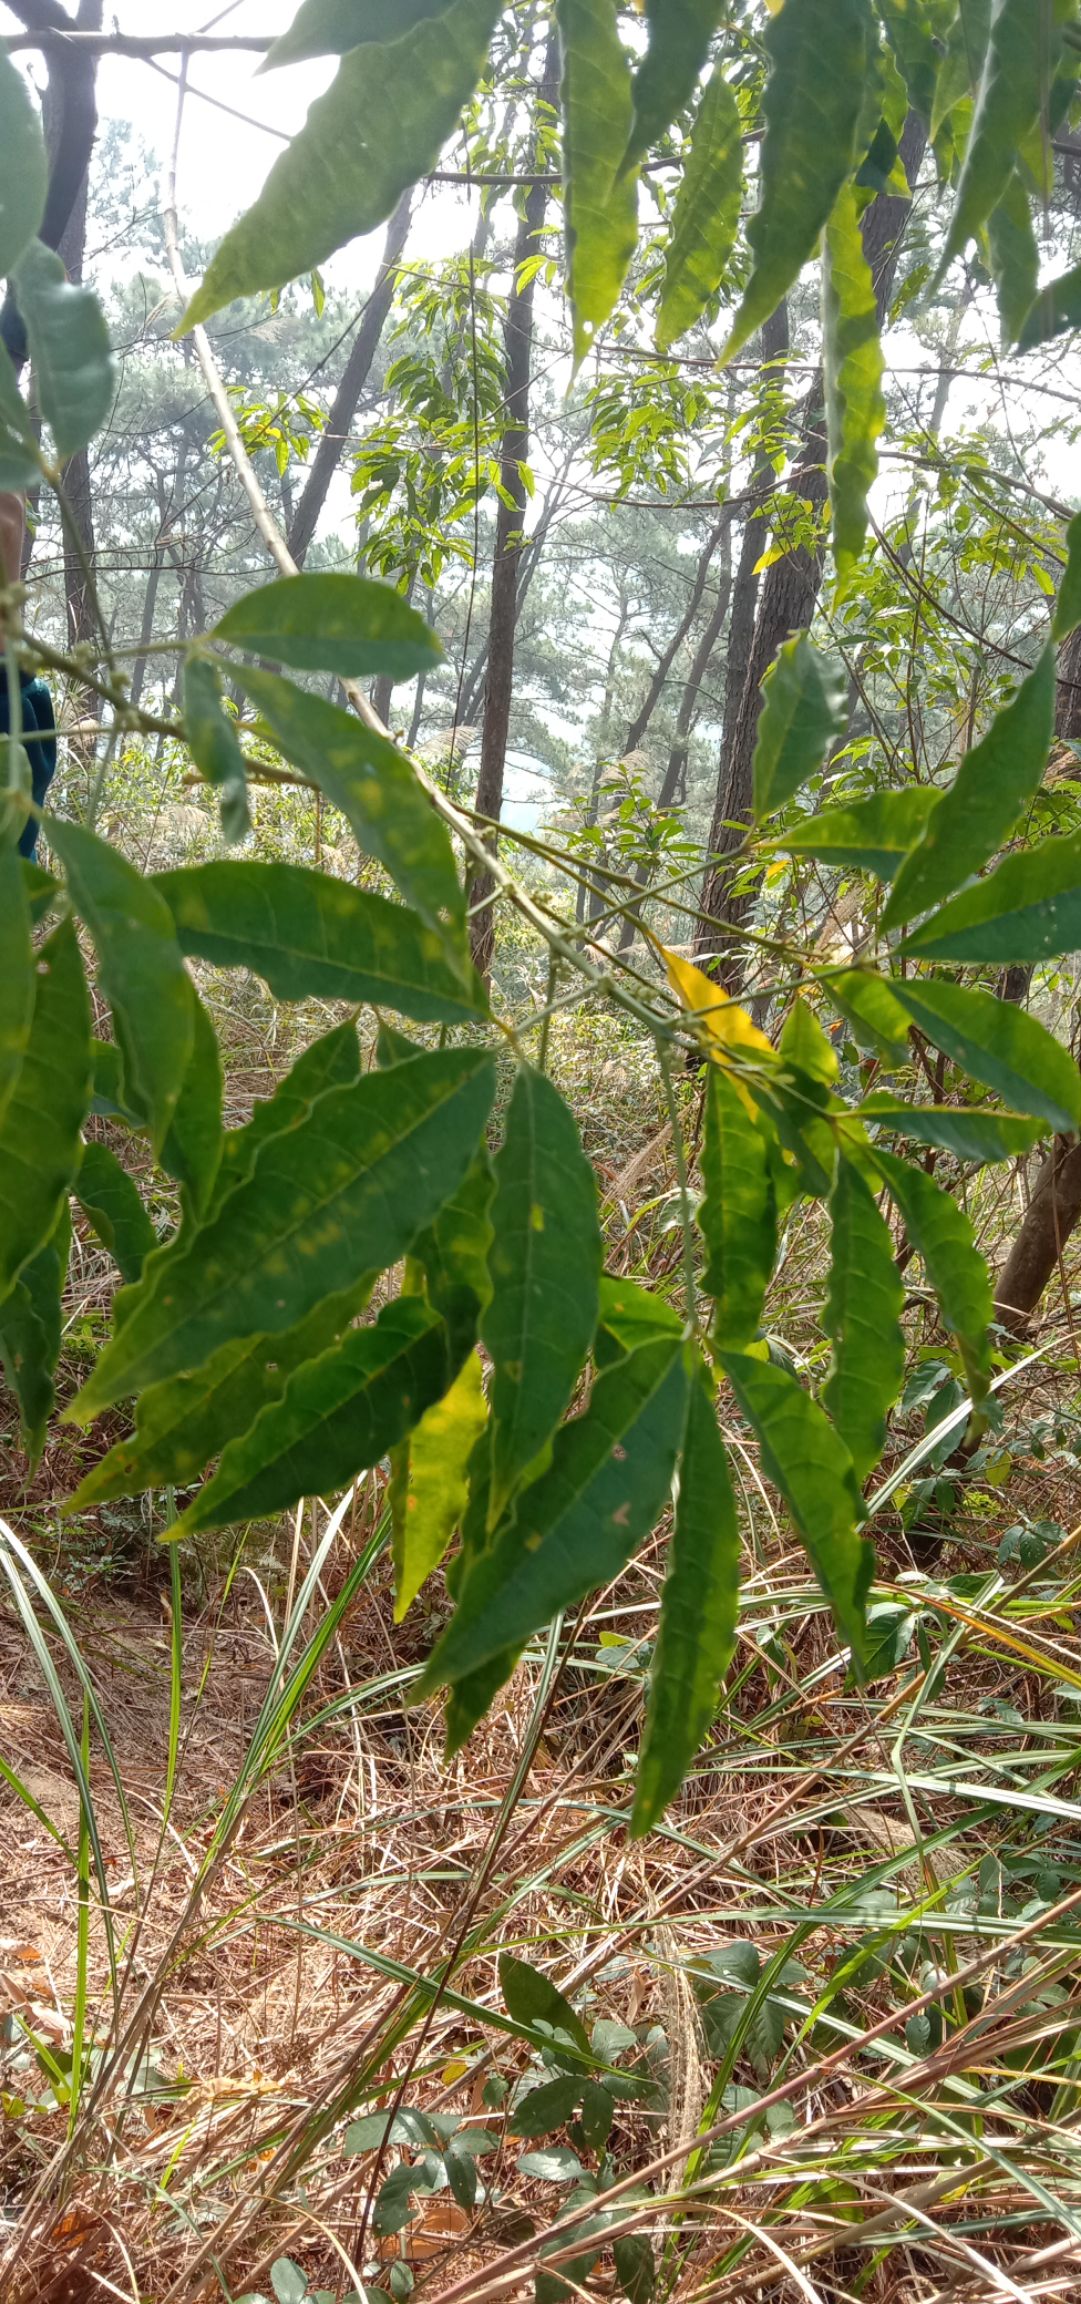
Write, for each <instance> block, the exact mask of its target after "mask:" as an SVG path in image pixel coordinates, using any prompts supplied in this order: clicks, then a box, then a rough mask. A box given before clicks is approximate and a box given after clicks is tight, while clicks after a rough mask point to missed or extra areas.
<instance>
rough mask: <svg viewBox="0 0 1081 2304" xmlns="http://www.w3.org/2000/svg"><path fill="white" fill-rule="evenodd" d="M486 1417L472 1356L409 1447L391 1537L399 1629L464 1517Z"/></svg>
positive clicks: (422, 1422)
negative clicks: (476, 1447)
mask: <svg viewBox="0 0 1081 2304" xmlns="http://www.w3.org/2000/svg"><path fill="white" fill-rule="evenodd" d="M487 1415H488V1404H487V1401H486V1400H485V1397H484V1377H483V1371H482V1369H481V1364H480V1360H479V1358H478V1356H477V1354H476V1353H475V1352H471V1353H470V1355H469V1358H468V1360H467V1361H466V1363H465V1366H464V1367H463V1368H462V1369H461V1370H460V1372H459V1374H458V1375H457V1377H456V1378H455V1381H454V1383H453V1384H452V1385H451V1388H450V1391H449V1392H447V1393H446V1394H445V1395H444V1397H443V1399H442V1400H437V1401H436V1403H435V1406H434V1407H433V1408H429V1410H428V1412H427V1415H426V1416H422V1417H421V1420H420V1423H419V1424H418V1425H417V1426H416V1428H415V1430H414V1431H413V1432H412V1433H411V1435H410V1438H409V1441H408V1443H407V1446H408V1486H405V1483H404V1481H403V1483H402V1492H401V1494H400V1497H399V1510H398V1512H397V1513H396V1515H395V1525H394V1531H393V1538H394V1581H395V1586H396V1598H395V1605H394V1621H395V1623H396V1624H400V1623H401V1620H402V1617H403V1616H404V1615H405V1613H406V1610H407V1608H409V1607H410V1606H411V1605H412V1603H413V1601H414V1600H415V1599H416V1596H417V1593H418V1592H419V1591H420V1588H421V1585H422V1584H423V1583H425V1582H426V1580H427V1578H428V1577H429V1576H430V1575H431V1573H432V1570H433V1569H434V1568H438V1566H439V1563H440V1561H441V1560H442V1558H443V1554H444V1553H445V1551H446V1549H447V1546H448V1544H449V1543H450V1540H451V1537H452V1536H453V1534H454V1531H455V1529H456V1527H457V1526H458V1523H459V1521H460V1519H461V1517H462V1514H463V1512H464V1511H465V1507H466V1502H467V1500H468V1496H469V1459H470V1456H471V1455H472V1452H473V1445H474V1442H475V1441H476V1440H478V1439H479V1437H480V1434H481V1432H482V1431H483V1429H484V1424H485V1420H486V1418H487ZM403 1471H404V1464H403Z"/></svg>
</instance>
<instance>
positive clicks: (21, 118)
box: [0, 48, 49, 280]
mask: <svg viewBox="0 0 1081 2304" xmlns="http://www.w3.org/2000/svg"><path fill="white" fill-rule="evenodd" d="M48 186H49V163H48V161H47V159H46V157H45V138H44V136H43V135H42V132H41V121H40V118H39V116H38V109H37V106H36V104H35V103H34V100H33V97H32V96H31V94H30V90H29V88H28V87H27V84H26V81H25V80H24V78H23V75H22V73H21V72H20V71H19V70H18V69H17V67H16V66H15V65H14V64H13V63H12V62H11V59H10V57H9V55H8V52H7V49H6V48H2V49H0V280H3V279H6V277H7V275H8V273H9V272H14V270H15V266H16V264H17V263H18V261H19V258H20V256H21V255H22V254H23V251H24V249H26V248H28V247H29V245H30V242H31V241H32V240H33V238H34V236H35V234H36V232H37V229H38V226H39V224H40V223H41V219H42V217H43V215H44V213H45V195H46V192H47V190H48Z"/></svg>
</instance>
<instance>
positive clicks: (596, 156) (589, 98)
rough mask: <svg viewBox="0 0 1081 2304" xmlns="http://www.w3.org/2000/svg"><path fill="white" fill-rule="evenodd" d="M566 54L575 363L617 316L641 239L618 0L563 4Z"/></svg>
mask: <svg viewBox="0 0 1081 2304" xmlns="http://www.w3.org/2000/svg"><path fill="white" fill-rule="evenodd" d="M556 16H557V19H558V23H559V34H560V42H561V45H562V51H563V133H564V137H565V140H566V157H565V163H564V165H565V172H566V180H567V196H566V213H567V260H568V272H569V285H570V295H571V302H572V304H573V307H574V357H575V362H576V364H577V363H579V362H581V361H582V360H584V359H585V356H586V353H587V352H588V351H589V348H590V345H591V344H592V342H593V340H594V337H595V336H596V333H597V330H598V329H599V328H602V327H603V325H604V323H605V321H606V320H607V319H608V318H609V316H610V314H611V313H612V311H613V310H614V307H615V303H616V299H617V297H618V295H619V291H620V289H621V287H622V285H623V281H624V278H625V276H626V271H627V266H628V265H629V263H630V260H631V257H632V256H633V254H634V244H635V241H636V239H637V236H638V171H637V167H635V166H631V165H629V164H628V155H629V153H630V152H631V151H632V150H633V142H632V138H633V132H634V93H633V90H632V84H631V67H630V61H629V58H628V56H627V52H626V50H625V48H624V47H623V43H622V41H621V40H620V37H619V25H618V16H617V8H616V0H556Z"/></svg>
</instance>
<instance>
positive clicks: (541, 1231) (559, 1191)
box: [481, 1069, 602, 1520]
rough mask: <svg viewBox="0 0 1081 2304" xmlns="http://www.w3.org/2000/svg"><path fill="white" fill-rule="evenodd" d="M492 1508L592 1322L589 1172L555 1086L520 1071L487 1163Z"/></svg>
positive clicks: (548, 1428) (540, 1440)
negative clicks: (491, 1195)
mask: <svg viewBox="0 0 1081 2304" xmlns="http://www.w3.org/2000/svg"><path fill="white" fill-rule="evenodd" d="M495 1175H496V1193H495V1200H494V1202H493V1204H492V1231H493V1238H492V1249H491V1257H490V1271H491V1277H492V1283H493V1287H492V1296H491V1300H490V1302H489V1304H488V1305H487V1308H486V1310H485V1313H484V1318H483V1321H482V1323H481V1335H482V1337H483V1340H484V1345H485V1348H486V1350H487V1351H488V1353H489V1354H490V1356H491V1359H492V1362H493V1364H494V1375H493V1380H492V1492H491V1506H490V1511H491V1517H492V1519H493V1520H495V1519H496V1518H497V1517H498V1515H499V1514H500V1513H501V1512H502V1510H503V1506H504V1504H505V1503H506V1501H507V1498H508V1497H509V1496H510V1495H512V1493H513V1491H514V1489H515V1488H516V1486H517V1484H518V1482H519V1480H520V1479H521V1477H522V1474H523V1473H524V1472H525V1470H526V1468H527V1466H529V1465H530V1464H532V1462H533V1460H534V1458H535V1457H536V1456H537V1455H538V1453H539V1451H540V1450H541V1448H543V1446H544V1444H545V1442H546V1441H547V1440H549V1439H550V1438H551V1435H552V1433H553V1432H554V1431H555V1428H556V1425H557V1424H558V1423H559V1420H560V1417H561V1416H562V1415H563V1413H564V1410H565V1409H566V1408H567V1406H568V1405H569V1403H570V1400H571V1398H572V1396H573V1393H574V1387H575V1384H576V1383H577V1381H578V1377H579V1376H580V1374H581V1371H582V1368H583V1366H584V1364H585V1358H586V1354H587V1352H588V1351H589V1347H590V1345H591V1343H592V1341H593V1332H594V1329H595V1328H596V1325H597V1306H598V1291H599V1284H600V1273H601V1262H602V1248H601V1232H600V1222H599V1219H598V1215H597V1187H596V1182H595V1179H594V1175H593V1169H592V1167H591V1165H590V1163H589V1161H588V1160H587V1159H586V1156H585V1154H584V1152H583V1150H582V1146H581V1140H580V1138H579V1135H578V1130H577V1127H576V1125H575V1122H574V1120H573V1118H572V1116H571V1114H570V1112H569V1111H568V1109H567V1106H566V1105H565V1103H564V1101H563V1098H562V1097H561V1095H560V1094H559V1091H558V1089H556V1088H553V1086H552V1083H551V1081H550V1080H546V1079H545V1078H544V1076H543V1074H542V1073H539V1072H533V1071H530V1070H526V1069H523V1070H522V1071H521V1072H519V1074H518V1078H517V1080H516V1082H515V1086H514V1093H513V1095H512V1097H511V1103H510V1110H509V1112H508V1114H507V1126H506V1134H505V1136H504V1140H503V1144H502V1146H501V1148H500V1150H499V1152H498V1153H497V1155H496V1160H495Z"/></svg>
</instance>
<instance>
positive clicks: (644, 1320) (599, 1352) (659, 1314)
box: [593, 1272, 683, 1368]
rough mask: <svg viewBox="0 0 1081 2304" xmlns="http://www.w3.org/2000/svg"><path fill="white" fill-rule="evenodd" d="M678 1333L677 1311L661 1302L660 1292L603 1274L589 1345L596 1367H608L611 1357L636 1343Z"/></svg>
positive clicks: (632, 1349)
mask: <svg viewBox="0 0 1081 2304" xmlns="http://www.w3.org/2000/svg"><path fill="white" fill-rule="evenodd" d="M682 1333H683V1322H682V1320H681V1319H680V1316H679V1313H678V1312H674V1311H673V1309H672V1306H671V1305H670V1304H666V1303H665V1300H664V1298H663V1296H653V1295H651V1294H650V1291H649V1290H648V1288H640V1287H639V1285H638V1282H637V1281H636V1280H626V1279H619V1280H616V1279H613V1278H612V1276H611V1274H610V1273H607V1272H606V1273H604V1274H603V1276H602V1278H601V1295H600V1312H599V1314H598V1319H597V1334H596V1337H595V1339H594V1346H593V1351H594V1358H595V1360H596V1363H597V1366H598V1368H608V1367H610V1366H611V1363H612V1361H613V1360H618V1359H621V1358H622V1355H623V1354H624V1353H625V1352H635V1351H637V1349H638V1346H639V1345H640V1344H652V1343H655V1342H656V1341H657V1339H658V1338H659V1337H665V1336H673V1337H675V1336H681V1335H682Z"/></svg>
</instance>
